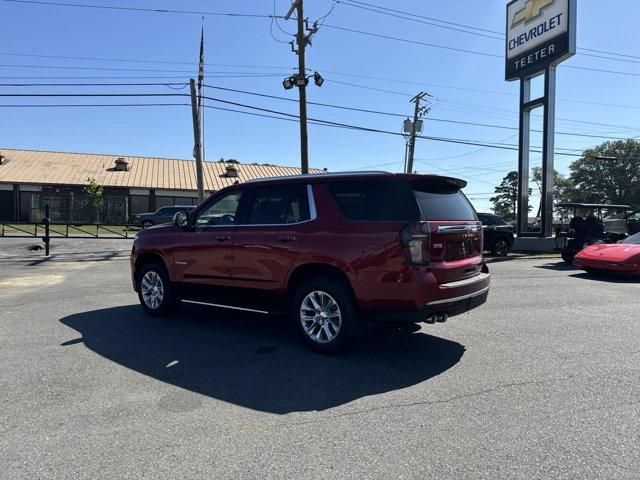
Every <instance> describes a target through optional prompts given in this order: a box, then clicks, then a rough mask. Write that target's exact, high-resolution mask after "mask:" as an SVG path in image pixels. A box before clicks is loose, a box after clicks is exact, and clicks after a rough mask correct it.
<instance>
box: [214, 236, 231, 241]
mask: <svg viewBox="0 0 640 480" xmlns="http://www.w3.org/2000/svg"><path fill="white" fill-rule="evenodd" d="M216 240H218V241H219V242H226V241H227V240H231V237H230V236H229V235H218V236H217V237H216Z"/></svg>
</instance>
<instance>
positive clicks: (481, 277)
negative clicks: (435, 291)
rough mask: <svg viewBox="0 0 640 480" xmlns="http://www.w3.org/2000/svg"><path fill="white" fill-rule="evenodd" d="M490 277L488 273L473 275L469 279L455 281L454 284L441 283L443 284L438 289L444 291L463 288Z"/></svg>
mask: <svg viewBox="0 0 640 480" xmlns="http://www.w3.org/2000/svg"><path fill="white" fill-rule="evenodd" d="M490 276H491V274H489V273H479V274H478V275H475V276H473V277H470V278H465V279H462V280H457V281H455V282H449V283H443V284H441V285H440V288H443V289H444V288H457V287H464V286H466V285H472V284H474V283H477V282H481V281H482V280H484V279H485V278H489V277H490Z"/></svg>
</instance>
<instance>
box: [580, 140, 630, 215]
mask: <svg viewBox="0 0 640 480" xmlns="http://www.w3.org/2000/svg"><path fill="white" fill-rule="evenodd" d="M569 168H570V170H571V175H570V177H569V179H570V180H571V182H572V184H573V189H572V191H571V199H572V200H573V201H576V202H585V203H624V204H627V203H629V204H632V205H640V142H639V141H637V140H633V139H628V140H616V141H613V142H604V143H602V144H601V145H598V146H597V147H594V148H590V149H588V150H585V151H584V152H583V154H582V157H580V158H579V159H578V160H576V161H575V162H573V163H572V164H571V165H570V167H569Z"/></svg>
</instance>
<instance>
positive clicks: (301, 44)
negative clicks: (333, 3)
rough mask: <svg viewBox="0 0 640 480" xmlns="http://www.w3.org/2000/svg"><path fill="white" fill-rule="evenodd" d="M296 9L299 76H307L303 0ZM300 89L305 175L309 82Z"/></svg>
mask: <svg viewBox="0 0 640 480" xmlns="http://www.w3.org/2000/svg"><path fill="white" fill-rule="evenodd" d="M296 10H297V12H296V13H297V15H298V35H297V44H298V78H300V77H305V78H306V73H307V68H306V66H305V62H304V60H305V59H304V50H305V47H306V46H307V38H306V35H305V34H304V16H303V11H302V0H297V2H296ZM299 91H300V102H299V103H300V171H301V173H302V174H303V175H304V174H306V173H309V137H308V136H307V82H303V84H302V85H299Z"/></svg>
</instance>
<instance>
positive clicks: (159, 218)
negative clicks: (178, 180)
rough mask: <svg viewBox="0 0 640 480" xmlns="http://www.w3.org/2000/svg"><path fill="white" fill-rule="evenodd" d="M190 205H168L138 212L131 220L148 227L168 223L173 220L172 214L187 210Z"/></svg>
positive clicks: (190, 207)
mask: <svg viewBox="0 0 640 480" xmlns="http://www.w3.org/2000/svg"><path fill="white" fill-rule="evenodd" d="M192 208H193V206H192V205H173V206H170V207H162V208H159V209H158V210H156V211H155V212H150V213H138V214H137V215H134V216H133V222H134V223H135V224H136V225H140V226H141V227H142V228H149V227H150V226H152V225H159V224H161V223H168V222H172V221H173V216H174V215H175V214H176V213H178V212H184V211H189V210H191V209H192Z"/></svg>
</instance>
